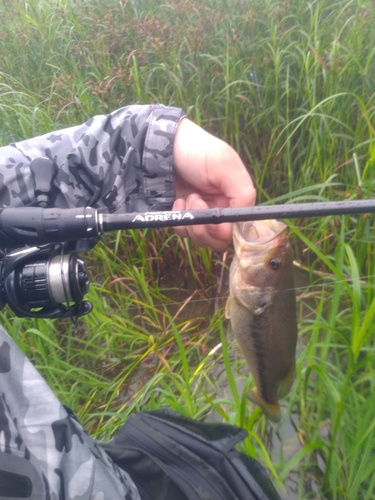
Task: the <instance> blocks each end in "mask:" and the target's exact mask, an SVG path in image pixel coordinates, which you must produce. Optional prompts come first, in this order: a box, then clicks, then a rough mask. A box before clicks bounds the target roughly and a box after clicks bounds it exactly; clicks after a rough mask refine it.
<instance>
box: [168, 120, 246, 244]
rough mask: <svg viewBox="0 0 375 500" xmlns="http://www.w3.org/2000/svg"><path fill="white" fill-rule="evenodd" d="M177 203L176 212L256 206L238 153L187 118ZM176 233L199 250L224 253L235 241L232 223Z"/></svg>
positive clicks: (179, 148)
mask: <svg viewBox="0 0 375 500" xmlns="http://www.w3.org/2000/svg"><path fill="white" fill-rule="evenodd" d="M173 162H174V167H175V173H176V200H175V202H174V204H173V210H200V209H207V208H213V207H231V208H233V207H243V206H249V205H254V204H255V198H256V191H255V188H254V185H253V183H252V180H251V177H250V175H249V173H248V172H247V170H246V167H245V166H244V164H243V163H242V161H241V159H240V157H239V156H238V154H237V153H236V152H235V151H234V149H233V148H232V147H231V146H229V145H228V144H227V143H225V142H223V141H222V140H220V139H218V138H217V137H214V136H213V135H211V134H209V133H208V132H206V131H205V130H203V129H202V128H200V127H199V126H198V125H196V124H194V123H193V122H191V121H190V120H188V119H187V118H184V119H183V120H181V122H180V124H179V126H178V128H177V133H176V137H175V141H174V147H173ZM175 231H176V232H177V234H178V235H180V236H181V237H183V238H186V237H190V238H191V239H192V240H193V241H194V242H195V243H197V244H198V245H199V246H209V247H211V248H213V249H216V250H223V249H224V248H226V246H227V245H228V244H229V242H230V240H231V238H232V226H231V224H230V223H223V224H207V225H196V226H180V227H176V228H175Z"/></svg>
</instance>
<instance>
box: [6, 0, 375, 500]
mask: <svg viewBox="0 0 375 500" xmlns="http://www.w3.org/2000/svg"><path fill="white" fill-rule="evenodd" d="M0 15H1V17H2V30H1V33H0V53H1V61H0V119H1V124H2V125H1V127H0V141H1V142H2V143H3V144H6V143H8V142H10V141H13V140H18V139H22V138H25V137H30V136H32V135H37V134H41V133H44V132H47V131H49V130H51V129H57V128H58V127H65V126H69V125H73V124H76V123H80V122H82V121H84V120H86V119H87V118H89V117H90V116H92V115H94V114H96V113H103V112H108V111H109V110H112V109H115V108H117V107H120V106H122V105H125V104H129V103H150V102H151V103H152V102H163V103H165V104H170V105H174V106H181V107H182V108H184V109H185V110H186V111H187V113H188V115H189V117H190V118H191V119H193V120H194V121H196V122H197V123H199V124H200V125H202V126H204V127H205V128H206V129H207V130H209V131H211V132H213V133H214V134H216V135H218V136H220V137H221V138H223V139H224V140H226V141H228V142H229V143H231V144H232V145H233V146H234V147H235V148H236V150H237V151H238V152H239V153H240V155H241V157H242V158H243V160H244V162H245V163H246V165H247V167H248V168H249V170H250V172H251V174H252V176H253V178H254V181H255V182H256V184H257V187H258V193H259V198H258V201H259V202H260V203H271V202H278V203H283V202H291V201H309V200H336V199H340V200H341V199H352V198H353V199H357V198H368V197H371V196H373V191H374V177H375V176H374V173H375V172H374V170H375V140H374V135H375V90H374V81H375V44H374V41H375V39H374V30H373V26H374V23H375V5H374V3H373V1H372V0H315V1H314V0H312V1H302V0H301V1H293V0H292V1H289V2H288V1H285V2H284V1H283V2H282V1H278V0H264V1H262V2H258V1H256V0H203V1H199V2H198V0H180V1H178V0H166V1H165V2H155V1H153V0H139V1H138V0H137V1H133V0H129V1H127V2H125V1H120V2H113V3H112V2H101V1H98V0H85V1H81V2H75V1H73V0H42V1H40V0H39V1H36V0H28V1H21V0H14V1H4V2H2V3H1V5H0ZM290 228H291V240H292V242H293V245H294V248H295V255H296V261H297V263H298V266H299V267H300V268H301V269H303V270H304V272H305V273H306V276H308V284H307V285H306V284H304V285H303V286H302V287H301V288H300V289H299V290H298V292H297V293H298V308H299V332H300V335H299V343H298V374H297V380H296V383H295V385H294V387H293V389H292V392H291V394H290V396H289V397H288V398H286V400H285V401H284V402H283V403H282V409H283V420H282V423H281V424H280V425H279V426H273V425H270V424H269V423H267V422H266V421H265V419H264V417H262V415H261V412H260V410H259V409H257V408H255V407H253V406H252V404H251V403H250V402H249V401H248V400H247V398H246V394H247V391H248V389H249V387H250V385H251V383H252V381H251V379H250V378H249V377H248V371H247V368H246V366H245V363H244V361H243V360H242V359H241V358H240V356H239V354H238V352H237V350H236V348H235V344H234V343H233V340H232V338H231V337H230V335H228V334H227V329H228V325H227V324H226V323H225V322H223V321H224V320H223V313H222V308H223V306H224V304H225V295H226V294H227V265H228V264H229V262H230V257H231V251H229V254H228V255H227V258H226V260H225V262H224V258H223V255H221V254H218V253H214V252H210V251H208V250H199V249H197V248H195V247H194V246H193V245H192V244H191V243H189V242H187V241H183V240H179V239H178V238H177V237H176V236H174V235H173V234H172V233H171V232H167V231H161V230H160V231H148V232H146V233H141V232H138V231H132V232H128V233H126V234H124V233H123V234H120V233H115V234H113V235H111V236H109V237H108V238H106V239H105V241H104V242H103V243H101V244H99V245H98V246H97V247H96V248H95V249H94V250H93V251H92V252H90V255H89V256H88V262H89V266H88V267H89V270H90V276H91V281H92V285H91V289H90V292H89V298H90V300H92V301H93V303H94V312H93V313H92V314H91V315H90V316H88V317H86V318H84V319H82V320H80V321H79V322H78V323H77V324H76V325H72V324H70V323H69V322H68V321H48V322H47V321H42V320H21V319H19V318H14V317H13V315H12V313H11V312H10V311H9V310H5V311H4V312H3V313H2V314H1V318H2V319H1V321H2V323H3V324H4V326H5V327H6V328H7V329H8V331H10V332H11V333H12V334H13V336H14V338H15V339H16V340H17V342H18V343H19V344H20V346H21V347H22V349H23V350H24V351H25V352H26V353H27V355H28V356H30V357H31V359H32V360H33V361H34V362H35V364H36V365H37V366H38V368H39V369H40V370H41V371H42V373H43V374H44V376H45V377H46V378H47V380H48V382H49V383H50V384H51V386H52V388H53V390H54V391H55V392H56V393H57V395H58V396H59V397H60V398H61V399H62V400H63V401H64V403H66V404H68V405H70V406H71V407H72V408H73V409H74V410H75V411H76V412H77V414H78V416H79V417H80V419H81V420H82V422H83V424H84V425H85V426H86V427H87V428H88V429H89V430H90V432H92V433H93V434H94V435H97V436H98V437H101V438H108V437H110V436H111V435H113V434H114V433H115V431H116V429H117V428H118V426H119V425H120V424H121V423H122V421H123V420H124V419H126V418H127V416H128V415H129V413H130V412H131V411H140V410H142V409H149V408H158V407H160V406H164V405H166V406H169V407H172V408H174V409H177V410H179V411H181V412H182V413H184V414H186V415H188V416H191V417H195V418H211V419H220V420H225V421H228V422H231V423H235V424H237V425H241V426H243V427H245V428H246V429H247V430H248V432H249V438H248V439H247V440H246V442H245V445H244V446H245V449H246V451H247V452H248V453H249V454H251V455H253V456H256V457H258V458H259V459H260V460H262V462H263V463H264V464H265V465H266V466H267V467H268V469H269V470H270V473H271V476H272V478H273V479H274V481H275V483H276V484H277V485H278V486H279V487H280V490H281V491H282V492H284V493H285V496H286V497H287V498H298V499H300V498H301V499H304V498H306V499H309V498H327V499H350V500H353V499H374V498H375V493H374V491H375V484H374V482H375V479H374V474H373V470H374V467H375V464H374V454H375V453H374V452H375V445H374V442H375V430H374V429H375V419H374V415H373V414H374V412H373V408H374V404H375V401H374V396H373V394H374V392H375V391H374V385H375V376H374V361H375V360H374V357H375V349H374V315H375V295H374V286H375V255H374V242H375V236H374V222H373V217H372V216H371V217H370V216H357V217H349V216H346V217H324V218H320V219H309V220H301V221H297V222H296V221H294V222H293V223H290ZM170 276H173V280H171V279H170ZM220 341H221V342H222V344H223V347H222V349H221V350H217V351H216V352H214V353H213V352H212V348H213V347H215V346H216V345H217V344H218V343H219V342H220Z"/></svg>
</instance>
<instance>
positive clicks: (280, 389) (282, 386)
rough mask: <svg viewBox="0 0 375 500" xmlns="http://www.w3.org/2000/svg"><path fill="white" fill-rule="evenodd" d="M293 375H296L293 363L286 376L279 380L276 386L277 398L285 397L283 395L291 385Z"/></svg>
mask: <svg viewBox="0 0 375 500" xmlns="http://www.w3.org/2000/svg"><path fill="white" fill-rule="evenodd" d="M295 377H296V364H295V363H293V365H292V366H291V368H290V370H289V371H288V373H287V374H286V376H285V377H284V378H283V379H282V380H280V382H279V384H278V386H277V398H278V399H282V398H285V396H286V395H287V394H288V392H289V391H290V389H291V387H292V385H293V382H294V379H295Z"/></svg>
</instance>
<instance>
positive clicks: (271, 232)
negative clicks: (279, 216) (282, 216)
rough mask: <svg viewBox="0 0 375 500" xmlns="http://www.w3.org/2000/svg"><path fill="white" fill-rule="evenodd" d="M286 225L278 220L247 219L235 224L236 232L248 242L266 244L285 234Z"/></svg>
mask: <svg viewBox="0 0 375 500" xmlns="http://www.w3.org/2000/svg"><path fill="white" fill-rule="evenodd" d="M285 230H286V225H285V224H284V223H283V222H280V221H278V220H263V221H246V222H238V223H237V224H235V225H234V233H237V235H238V236H239V238H240V239H242V240H245V241H246V243H250V244H256V245H258V244H259V245H264V244H265V243H268V242H271V241H273V240H275V239H276V238H278V237H279V236H281V235H283V233H284V232H285Z"/></svg>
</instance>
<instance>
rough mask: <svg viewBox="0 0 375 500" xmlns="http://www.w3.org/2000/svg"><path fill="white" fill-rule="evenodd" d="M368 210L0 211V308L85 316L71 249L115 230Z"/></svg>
mask: <svg viewBox="0 0 375 500" xmlns="http://www.w3.org/2000/svg"><path fill="white" fill-rule="evenodd" d="M373 212H375V200H357V201H338V202H315V203H292V204H285V205H265V206H263V205H258V206H255V207H241V208H210V209H207V210H184V211H179V210H170V211H159V212H142V213H130V214H129V213H116V214H108V213H103V212H101V211H99V210H97V209H94V208H90V207H81V208H71V209H70V208H69V209H62V208H41V207H19V208H5V209H3V210H0V310H1V309H2V308H3V307H4V306H5V305H6V304H8V305H9V307H10V308H11V309H12V310H13V311H14V312H15V313H16V315H17V316H20V317H25V316H26V317H36V318H63V317H71V318H72V319H73V318H75V317H77V316H81V315H83V314H88V313H89V312H90V311H91V309H92V305H91V303H90V302H88V301H84V300H83V297H84V295H85V294H86V293H87V290H88V285H89V279H88V274H87V272H86V269H85V266H84V262H83V261H82V260H81V259H80V258H78V252H83V251H87V250H89V249H91V248H93V246H95V244H96V243H97V242H98V240H99V238H100V236H102V235H103V234H104V233H107V232H111V231H116V230H129V229H144V228H159V227H170V226H187V225H195V224H221V223H223V222H240V221H255V220H266V219H290V218H303V217H322V216H329V215H348V214H360V213H373Z"/></svg>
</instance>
